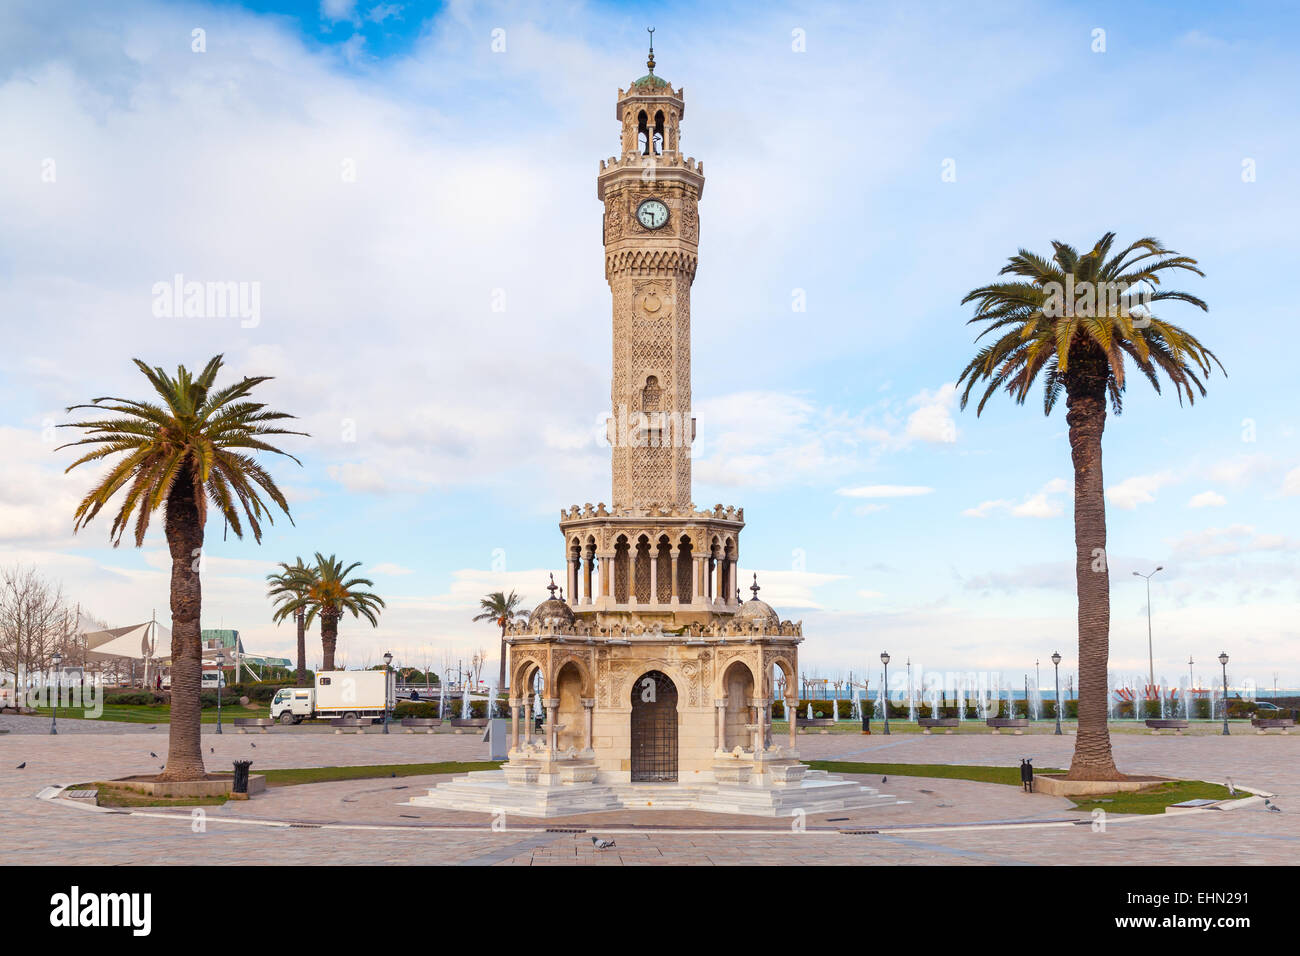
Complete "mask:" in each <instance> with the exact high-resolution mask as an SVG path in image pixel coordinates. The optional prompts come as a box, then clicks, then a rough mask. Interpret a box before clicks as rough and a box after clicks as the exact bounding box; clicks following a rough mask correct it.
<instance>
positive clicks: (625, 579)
mask: <svg viewBox="0 0 1300 956" xmlns="http://www.w3.org/2000/svg"><path fill="white" fill-rule="evenodd" d="M631 550H632V549H631V547H630V546H629V545H628V543H627V537H626V536H624V535H621V534H620V535H619V536H618V540H617V541H615V542H614V603H615V604H626V603H627V595H628V592H629V591H630V590H631V588H630V585H631V581H632V574H631V571H632V567H631V565H632V561H631V558H630V553H631Z"/></svg>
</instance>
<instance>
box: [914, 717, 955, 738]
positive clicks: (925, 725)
mask: <svg viewBox="0 0 1300 956" xmlns="http://www.w3.org/2000/svg"><path fill="white" fill-rule="evenodd" d="M916 722H917V723H918V724H920V725H921V733H923V734H928V733H930V731H931V730H933V729H934V728H936V727H938V728H939V729H940V730H942V731H943V732H944V733H945V734H950V733H952V729H953V728H954V727H956V726H957V725H958V724H960V723H961V721H959V720H958V719H957V718H956V717H918V718H917V721H916Z"/></svg>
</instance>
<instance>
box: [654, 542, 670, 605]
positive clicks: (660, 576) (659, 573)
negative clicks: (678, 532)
mask: <svg viewBox="0 0 1300 956" xmlns="http://www.w3.org/2000/svg"><path fill="white" fill-rule="evenodd" d="M672 599H673V546H672V545H671V544H670V543H669V541H668V535H666V534H665V535H660V536H659V541H658V542H657V543H656V545H655V600H656V601H657V602H658V603H660V604H667V603H668V602H669V601H671V600H672Z"/></svg>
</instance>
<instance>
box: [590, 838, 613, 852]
mask: <svg viewBox="0 0 1300 956" xmlns="http://www.w3.org/2000/svg"><path fill="white" fill-rule="evenodd" d="M591 845H592V846H594V847H595V848H596V849H597V850H608V849H609V848H610V847H612V846H613V845H614V841H613V840H602V839H601V838H600V837H592V838H591Z"/></svg>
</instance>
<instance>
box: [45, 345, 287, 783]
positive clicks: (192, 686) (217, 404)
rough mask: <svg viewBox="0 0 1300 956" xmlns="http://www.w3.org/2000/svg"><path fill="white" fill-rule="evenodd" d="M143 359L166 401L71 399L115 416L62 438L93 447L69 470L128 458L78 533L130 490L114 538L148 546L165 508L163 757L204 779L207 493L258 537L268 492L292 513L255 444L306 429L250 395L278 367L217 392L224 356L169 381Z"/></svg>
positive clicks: (233, 522)
mask: <svg viewBox="0 0 1300 956" xmlns="http://www.w3.org/2000/svg"><path fill="white" fill-rule="evenodd" d="M135 364H136V367H137V368H139V369H140V371H141V373H143V374H144V376H145V378H147V379H148V380H149V384H150V385H152V386H153V389H154V391H155V392H157V394H158V398H159V399H161V404H159V403H158V402H156V401H155V402H149V401H136V400H134V399H127V398H111V397H105V398H96V399H93V400H92V401H91V402H90V403H89V404H86V405H73V406H71V407H70V408H69V409H68V411H69V412H71V411H75V410H77V409H94V410H95V412H99V413H102V412H111V413H113V414H114V415H115V416H116V417H108V418H95V419H91V420H88V421H81V422H70V423H68V424H65V425H62V426H60V427H63V428H80V429H83V430H84V431H85V433H86V436H87V437H85V438H82V439H81V440H79V441H75V442H69V443H68V444H66V445H60V446H59V447H60V448H68V447H73V446H79V445H90V446H93V450H90V451H87V452H86V453H85V454H84V455H82V456H81V457H80V458H78V459H77V460H76V461H74V462H73V463H72V464H71V465H69V466H68V468H67V470H68V471H71V470H72V469H73V468H76V467H77V466H78V465H83V464H86V463H88V462H97V461H101V460H103V459H106V458H110V457H112V456H119V455H120V456H121V457H120V458H119V459H118V460H117V461H115V462H114V463H113V465H112V466H111V467H110V468H109V470H108V473H107V474H105V475H104V476H103V477H102V478H101V479H100V480H99V482H98V483H97V484H96V485H95V487H94V488H92V489H91V490H90V492H89V493H88V494H87V495H86V497H85V498H83V499H82V500H81V503H80V504H79V505H78V506H77V510H76V512H75V518H76V523H75V525H74V531H79V530H80V529H81V528H82V527H83V526H85V525H87V524H89V523H90V522H91V521H92V520H93V519H94V518H95V516H96V515H98V514H99V512H100V510H101V509H103V508H104V506H105V505H107V504H108V503H109V501H110V500H112V499H113V497H114V496H115V495H116V494H117V493H118V492H119V491H122V492H124V497H123V499H122V504H121V507H120V508H119V509H118V512H117V516H116V517H115V518H114V519H113V526H112V528H111V529H110V530H109V537H110V538H111V539H112V541H113V545H114V547H116V546H117V545H119V544H121V541H122V535H123V533H124V532H125V531H126V529H127V527H128V526H131V527H132V531H133V533H134V537H135V544H136V547H141V546H143V545H144V539H145V532H147V531H148V530H149V520H150V518H151V517H152V516H153V515H154V513H155V512H157V511H158V510H159V509H160V508H161V509H162V510H163V531H164V534H165V535H166V537H167V546H168V549H169V550H170V551H171V556H172V574H171V612H172V647H171V658H172V704H171V724H170V726H169V728H168V745H167V763H166V765H165V768H164V770H163V772H162V773H161V774H160V775H159V779H161V780H167V781H180V780H198V779H202V778H203V776H204V768H203V751H202V747H201V746H200V731H201V718H202V709H201V708H202V703H201V701H200V699H199V687H200V682H201V674H202V669H203V660H202V641H201V635H200V629H201V624H200V615H201V611H202V604H203V589H202V586H201V583H200V572H201V570H202V563H201V556H202V553H203V528H204V525H205V524H206V522H207V517H208V504H209V502H211V504H212V506H213V507H214V508H215V509H216V510H217V512H218V513H219V514H220V515H221V517H222V518H223V519H225V521H226V523H227V524H228V525H229V527H230V530H232V531H233V532H234V533H235V536H236V537H243V534H244V525H243V521H242V520H241V518H240V513H241V510H242V513H243V520H246V521H247V522H248V528H249V530H250V531H252V533H253V538H254V540H256V541H258V542H260V541H261V540H262V521H263V520H266V521H268V522H269V521H272V512H271V509H270V507H269V506H268V504H267V501H266V500H265V499H269V500H270V502H271V503H273V504H274V505H275V506H276V507H277V508H279V509H280V510H281V511H283V512H284V513H285V514H286V515H288V514H289V504H288V502H286V501H285V499H284V495H283V494H282V493H281V492H280V489H279V488H278V487H276V484H275V482H274V481H273V480H272V479H271V476H270V475H269V474H268V473H267V472H266V471H265V470H264V469H263V468H262V466H261V465H259V464H258V463H257V461H256V460H255V459H254V458H253V456H252V454H249V453H250V452H257V451H265V452H272V453H274V454H277V455H286V456H287V457H289V458H293V456H292V455H289V454H288V453H287V452H284V451H281V450H280V449H279V448H276V447H275V446H274V445H271V444H269V443H268V442H267V441H266V438H267V436H270V435H304V434H306V433H305V432H294V431H288V430H286V429H283V428H279V427H275V425H274V423H275V422H278V421H282V420H283V419H286V418H292V417H293V416H292V415H289V414H286V413H285V412H276V411H270V410H268V409H267V407H266V406H265V405H263V404H260V403H258V402H252V401H249V400H248V395H249V393H250V392H251V391H252V390H253V389H254V388H256V387H257V386H258V385H260V384H261V383H262V382H266V381H269V380H270V376H267V375H259V376H255V377H252V378H244V379H242V380H241V381H238V382H235V383H234V384H233V385H227V386H226V387H225V388H221V389H215V390H214V389H213V383H214V382H215V381H216V378H217V373H218V372H219V371H220V370H221V365H222V357H221V356H220V355H218V356H216V357H215V358H213V359H212V360H211V361H209V362H208V364H207V365H206V366H205V367H204V369H203V371H202V372H200V373H199V375H198V377H197V378H196V377H194V376H193V375H192V374H191V373H190V372H189V370H187V369H186V368H185V366H183V365H182V366H180V367H179V368H178V369H177V370H176V377H175V378H172V377H170V376H168V374H167V373H166V372H165V371H164V370H163V369H161V368H150V367H149V366H147V365H145V364H144V362H142V361H140V360H139V359H136V360H135ZM293 460H294V461H298V459H297V458H293ZM299 464H301V462H300V463H299ZM263 496H265V499H264V497H263ZM133 516H134V522H133V521H132V517H133ZM290 520H292V519H290Z"/></svg>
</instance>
